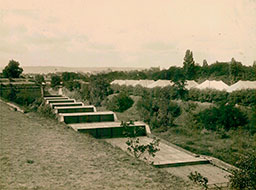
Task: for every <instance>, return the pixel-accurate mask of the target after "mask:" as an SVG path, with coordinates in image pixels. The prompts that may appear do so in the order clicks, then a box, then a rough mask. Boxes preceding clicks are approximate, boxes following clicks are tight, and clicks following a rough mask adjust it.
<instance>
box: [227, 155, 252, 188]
mask: <svg viewBox="0 0 256 190" xmlns="http://www.w3.org/2000/svg"><path fill="white" fill-rule="evenodd" d="M236 165H237V166H238V167H239V169H236V170H233V171H232V175H231V176H230V183H231V187H232V188H233V189H237V190H238V189H239V190H240V189H241V190H253V189H256V152H255V151H253V152H251V153H249V154H248V155H246V156H245V155H243V156H241V158H240V159H239V161H238V162H237V164H236Z"/></svg>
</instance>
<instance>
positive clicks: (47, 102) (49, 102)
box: [46, 99, 76, 104]
mask: <svg viewBox="0 0 256 190" xmlns="http://www.w3.org/2000/svg"><path fill="white" fill-rule="evenodd" d="M74 102H76V101H75V100H74V99H67V100H46V104H51V103H74Z"/></svg>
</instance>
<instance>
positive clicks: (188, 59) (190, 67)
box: [183, 49, 196, 80]
mask: <svg viewBox="0 0 256 190" xmlns="http://www.w3.org/2000/svg"><path fill="white" fill-rule="evenodd" d="M183 70H184V74H185V76H186V78H187V79H188V80H192V79H195V73H196V70H195V61H194V58H193V52H192V51H190V50H189V49H188V50H187V51H186V54H185V57H184V62H183Z"/></svg>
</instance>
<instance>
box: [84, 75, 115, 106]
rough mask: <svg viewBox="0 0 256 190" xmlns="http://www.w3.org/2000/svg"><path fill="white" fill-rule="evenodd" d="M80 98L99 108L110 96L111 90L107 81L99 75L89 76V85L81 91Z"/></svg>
mask: <svg viewBox="0 0 256 190" xmlns="http://www.w3.org/2000/svg"><path fill="white" fill-rule="evenodd" d="M81 94H82V96H83V97H82V98H83V99H85V100H88V101H89V103H90V104H92V105H95V106H100V105H101V103H102V101H103V100H104V99H105V98H106V97H107V96H108V95H110V94H112V89H111V88H110V83H109V81H108V80H106V79H104V78H103V77H101V76H100V75H96V76H91V77H90V83H89V85H88V86H87V85H86V86H84V87H83V88H82V90H81Z"/></svg>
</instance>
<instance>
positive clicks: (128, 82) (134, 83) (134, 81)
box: [124, 80, 139, 86]
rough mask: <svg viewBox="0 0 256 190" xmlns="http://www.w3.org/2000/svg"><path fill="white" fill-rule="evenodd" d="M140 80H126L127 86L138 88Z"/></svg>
mask: <svg viewBox="0 0 256 190" xmlns="http://www.w3.org/2000/svg"><path fill="white" fill-rule="evenodd" d="M138 82H139V81H138V80H125V84H124V85H126V86H136V85H137V84H138Z"/></svg>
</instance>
